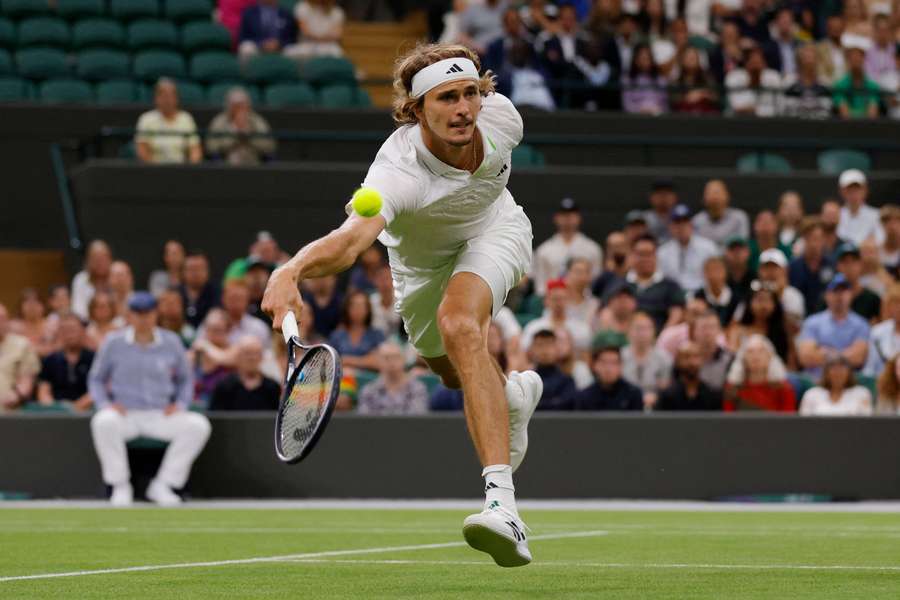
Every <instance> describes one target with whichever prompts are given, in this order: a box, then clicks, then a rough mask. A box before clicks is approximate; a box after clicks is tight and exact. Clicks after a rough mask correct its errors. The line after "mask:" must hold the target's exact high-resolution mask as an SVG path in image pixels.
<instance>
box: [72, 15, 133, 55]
mask: <svg viewBox="0 0 900 600" xmlns="http://www.w3.org/2000/svg"><path fill="white" fill-rule="evenodd" d="M124 45H125V28H124V27H123V26H122V24H121V23H119V22H117V21H113V20H112V19H84V20H82V21H78V22H76V23H75V25H73V26H72V48H74V49H75V50H84V49H87V48H121V47H122V46H124Z"/></svg>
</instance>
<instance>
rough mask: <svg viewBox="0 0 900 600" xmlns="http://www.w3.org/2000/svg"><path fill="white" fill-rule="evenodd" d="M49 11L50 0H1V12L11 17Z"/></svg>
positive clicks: (17, 17) (20, 17)
mask: <svg viewBox="0 0 900 600" xmlns="http://www.w3.org/2000/svg"><path fill="white" fill-rule="evenodd" d="M49 12H50V2H49V1H48V0H0V14H3V16H5V17H8V18H10V19H24V18H26V17H33V16H36V15H45V14H48V13H49Z"/></svg>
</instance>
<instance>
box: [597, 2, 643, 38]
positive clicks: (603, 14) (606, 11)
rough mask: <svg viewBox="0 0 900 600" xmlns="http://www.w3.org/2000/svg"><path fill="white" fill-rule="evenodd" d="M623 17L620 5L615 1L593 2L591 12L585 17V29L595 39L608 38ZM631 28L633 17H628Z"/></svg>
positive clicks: (634, 23) (633, 23) (634, 24)
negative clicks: (595, 37)
mask: <svg viewBox="0 0 900 600" xmlns="http://www.w3.org/2000/svg"><path fill="white" fill-rule="evenodd" d="M623 19H625V15H623V14H622V4H621V2H618V1H617V0H595V1H594V2H593V3H592V6H591V11H590V13H589V14H588V16H587V20H586V23H587V25H586V27H587V29H588V30H589V31H590V32H591V33H592V34H593V35H594V36H597V37H602V36H605V37H609V36H612V35H613V34H614V33H615V32H616V26H617V24H619V23H620V22H621V21H622V20H623ZM629 19H630V21H631V23H632V25H633V26H635V29H637V27H636V22H635V21H634V19H633V17H629Z"/></svg>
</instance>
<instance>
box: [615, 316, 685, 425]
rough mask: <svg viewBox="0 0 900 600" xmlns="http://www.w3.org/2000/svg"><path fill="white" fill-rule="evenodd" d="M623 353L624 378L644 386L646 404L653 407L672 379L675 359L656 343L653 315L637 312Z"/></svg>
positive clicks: (642, 388) (640, 386)
mask: <svg viewBox="0 0 900 600" xmlns="http://www.w3.org/2000/svg"><path fill="white" fill-rule="evenodd" d="M621 354H622V377H624V378H625V380H626V381H629V382H631V383H633V384H634V385H636V386H638V387H639V388H641V391H642V392H643V399H644V406H645V407H647V408H652V407H653V406H654V405H655V404H656V401H657V399H658V398H659V392H661V391H662V390H664V389H665V388H667V387H668V386H669V383H670V382H671V380H672V358H671V356H670V355H669V353H668V352H666V351H665V350H662V349H661V348H659V347H658V346H657V345H656V329H655V328H654V325H653V319H652V318H650V315H648V314H647V313H643V312H639V313H637V314H635V315H634V318H633V319H632V320H631V326H630V327H629V328H628V345H627V346H625V347H624V348H622V353H621Z"/></svg>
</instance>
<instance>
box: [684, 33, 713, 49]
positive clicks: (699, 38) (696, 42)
mask: <svg viewBox="0 0 900 600" xmlns="http://www.w3.org/2000/svg"><path fill="white" fill-rule="evenodd" d="M688 46H691V47H692V48H696V49H697V50H702V51H704V52H711V51H712V49H713V48H715V47H716V44H715V42H713V41H712V40H711V39H709V38H708V37H706V36H705V35H692V36H691V37H689V38H688Z"/></svg>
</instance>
